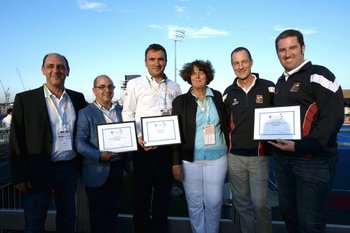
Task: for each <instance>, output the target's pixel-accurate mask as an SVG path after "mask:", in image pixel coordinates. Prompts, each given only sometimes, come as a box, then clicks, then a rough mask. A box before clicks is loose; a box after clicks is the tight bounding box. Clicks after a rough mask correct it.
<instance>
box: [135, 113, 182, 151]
mask: <svg viewBox="0 0 350 233" xmlns="http://www.w3.org/2000/svg"><path fill="white" fill-rule="evenodd" d="M141 130H142V136H143V140H144V141H145V144H144V146H145V147H150V146H165V145H173V144H180V143H181V136H180V128H179V117H178V116H177V115H170V116H155V117H141Z"/></svg>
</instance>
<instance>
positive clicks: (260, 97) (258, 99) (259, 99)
mask: <svg viewBox="0 0 350 233" xmlns="http://www.w3.org/2000/svg"><path fill="white" fill-rule="evenodd" d="M255 103H257V104H262V103H264V96H263V95H256V97H255Z"/></svg>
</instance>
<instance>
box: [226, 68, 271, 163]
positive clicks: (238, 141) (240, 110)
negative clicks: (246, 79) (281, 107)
mask: <svg viewBox="0 0 350 233" xmlns="http://www.w3.org/2000/svg"><path fill="white" fill-rule="evenodd" d="M254 75H255V77H256V80H255V84H254V86H253V87H252V88H251V89H250V90H249V92H248V93H246V92H244V91H243V89H242V88H241V87H239V86H238V85H237V78H236V79H235V80H234V82H233V84H232V85H231V86H229V87H227V88H226V90H225V92H224V102H225V106H226V109H227V112H228V113H229V114H230V116H229V120H230V128H231V133H230V142H231V145H230V153H232V154H236V155H241V156H257V155H270V154H271V148H272V146H270V144H267V143H263V142H259V141H255V140H254V109H256V108H267V107H271V106H272V104H273V98H274V91H275V84H274V83H273V82H271V81H268V80H265V79H260V78H259V75H258V74H256V73H254Z"/></svg>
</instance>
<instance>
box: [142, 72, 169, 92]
mask: <svg viewBox="0 0 350 233" xmlns="http://www.w3.org/2000/svg"><path fill="white" fill-rule="evenodd" d="M146 78H147V81H148V85H149V87H150V88H151V90H152V91H153V92H154V93H155V94H156V95H159V94H160V92H159V90H157V89H156V88H155V87H154V86H153V85H152V83H151V80H150V79H149V78H148V77H147V76H146ZM164 83H165V88H163V91H164V93H165V95H166V93H167V92H168V82H167V80H166V79H165V80H164Z"/></svg>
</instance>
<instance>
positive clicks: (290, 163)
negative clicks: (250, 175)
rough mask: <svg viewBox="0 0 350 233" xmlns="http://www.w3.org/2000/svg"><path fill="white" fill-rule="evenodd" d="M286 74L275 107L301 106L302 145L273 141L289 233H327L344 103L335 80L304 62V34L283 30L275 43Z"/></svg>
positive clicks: (279, 188) (282, 208)
mask: <svg viewBox="0 0 350 233" xmlns="http://www.w3.org/2000/svg"><path fill="white" fill-rule="evenodd" d="M275 46H276V52H277V56H278V58H279V60H280V63H281V65H282V66H283V68H284V70H285V71H284V73H283V74H282V76H281V77H280V78H279V79H278V82H277V84H276V96H275V106H276V107H282V106H294V105H297V106H300V115H301V119H300V121H301V125H302V127H301V132H302V135H301V140H298V141H291V140H277V141H275V142H270V143H271V144H273V145H274V146H275V147H276V148H277V155H276V157H275V170H276V178H277V183H278V197H279V204H280V205H279V206H280V210H281V213H282V217H283V219H284V221H285V223H286V227H287V229H288V232H293V233H296V232H325V227H326V221H327V210H328V205H327V204H328V201H327V200H328V195H329V191H330V188H331V184H332V180H333V178H334V176H335V172H336V164H337V154H338V152H337V142H336V138H337V134H338V131H339V129H340V127H341V126H342V124H343V121H344V99H343V92H342V89H341V87H340V84H339V83H338V82H337V80H336V78H335V76H334V75H333V73H332V72H330V71H329V70H328V69H327V68H325V67H323V66H318V65H313V64H312V63H311V62H310V61H308V60H305V59H304V52H305V44H304V38H303V35H302V34H301V32H299V31H297V30H293V29H290V30H286V31H283V32H282V33H281V34H280V35H279V36H278V37H277V38H276V40H275Z"/></svg>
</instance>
